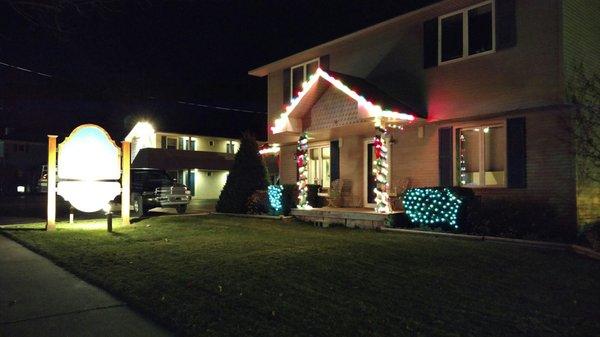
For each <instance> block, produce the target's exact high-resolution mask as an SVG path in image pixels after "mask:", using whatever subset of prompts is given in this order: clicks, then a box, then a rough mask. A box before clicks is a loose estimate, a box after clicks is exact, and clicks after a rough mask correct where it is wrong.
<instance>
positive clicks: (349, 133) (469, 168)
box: [249, 0, 600, 226]
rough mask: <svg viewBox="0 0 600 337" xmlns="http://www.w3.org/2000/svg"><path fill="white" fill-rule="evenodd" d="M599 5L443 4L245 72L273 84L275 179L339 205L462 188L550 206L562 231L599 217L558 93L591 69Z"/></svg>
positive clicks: (507, 0) (552, 0)
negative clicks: (332, 197) (334, 195)
mask: <svg viewBox="0 0 600 337" xmlns="http://www.w3.org/2000/svg"><path fill="white" fill-rule="evenodd" d="M599 5H600V3H599V2H595V1H575V0H573V1H559V0H530V1H515V0H487V1H482V0H445V1H440V2H438V3H435V4H433V5H430V6H427V7H423V8H421V9H418V10H415V11H412V12H408V13H406V14H403V15H400V16H398V17H396V18H393V19H390V20H388V21H385V22H382V23H380V24H377V25H374V26H371V27H368V28H366V29H362V30H360V31H357V32H355V33H352V34H350V35H346V36H343V37H340V38H338V39H336V40H333V41H329V42H326V43H324V44H321V45H318V46H316V47H313V48H310V49H307V50H304V51H301V52H299V53H296V54H294V55H291V56H288V57H286V58H283V59H280V60H277V61H274V62H272V63H269V64H267V65H264V66H261V67H258V68H256V69H253V70H251V71H250V72H249V74H251V75H254V76H259V77H264V76H267V77H268V124H269V128H270V132H269V135H268V137H269V142H270V143H278V144H280V145H281V153H280V177H281V182H282V183H296V181H297V180H298V179H301V180H305V181H307V182H308V183H311V184H312V183H316V184H319V185H321V186H323V187H324V189H325V190H326V189H327V188H328V187H329V186H330V185H331V182H333V181H334V180H338V179H339V180H341V181H343V186H344V187H343V189H342V194H343V205H344V206H346V207H374V205H375V203H376V199H377V198H378V193H382V192H385V193H386V194H387V195H390V194H391V195H393V194H394V192H395V191H399V190H401V189H402V188H403V187H404V186H406V185H409V186H413V187H419V186H464V187H468V188H472V189H473V190H474V192H475V194H476V195H478V196H480V197H481V198H482V200H483V201H485V200H487V199H488V198H508V199H512V200H524V201H526V200H536V201H543V202H547V203H548V204H550V205H552V206H553V207H556V209H557V210H558V212H559V214H560V217H561V219H563V220H564V222H565V225H566V226H574V225H575V224H576V223H577V217H578V215H579V218H580V219H583V218H588V219H589V218H593V217H598V216H599V215H600V200H598V197H593V195H596V196H597V195H598V194H600V193H598V192H599V189H598V188H591V187H589V186H583V185H582V184H578V181H577V176H576V166H577V162H576V156H575V153H574V151H573V150H574V149H573V145H572V142H570V141H569V134H568V132H567V125H568V124H569V118H570V114H569V113H570V111H571V106H570V105H569V104H568V99H567V92H566V88H567V84H568V83H569V80H571V78H572V71H571V70H572V68H573V67H574V66H575V65H578V64H583V65H584V66H585V67H586V69H587V70H588V71H596V72H597V71H598V69H599V68H600V66H599V57H598V56H599V55H600V53H599V51H600V41H599V38H598V37H599V36H600V35H599V33H600V30H599V29H598V27H599V26H598V20H597V16H598V15H599V14H600V8H599ZM376 126H379V127H380V128H376ZM383 129H385V130H383ZM383 131H385V132H383ZM303 135H304V136H305V137H307V138H308V150H307V153H306V155H305V157H306V161H307V162H308V163H307V166H306V167H302V168H301V170H300V171H301V172H300V173H299V170H298V166H302V165H304V164H303V163H302V161H298V160H297V157H298V149H297V148H298V140H299V138H300V137H302V136H303ZM374 136H377V137H374ZM378 137H381V140H382V142H383V144H382V145H381V144H377V143H376V144H375V146H373V142H374V141H376V142H377V141H378ZM381 148H383V149H384V150H385V149H386V148H387V154H384V155H383V156H382V153H381ZM300 154H301V155H302V153H300ZM375 159H379V160H382V159H383V160H385V163H383V164H382V163H379V164H377V163H374V160H375ZM374 165H377V166H378V167H373V166H374ZM374 169H375V170H374ZM373 172H375V174H377V175H378V176H374V173H373ZM382 174H383V176H381V175H382ZM382 177H383V178H382ZM378 183H380V185H379V186H378ZM381 183H383V184H381ZM385 183H387V184H388V185H389V186H385ZM386 197H387V196H386ZM578 210H579V214H578Z"/></svg>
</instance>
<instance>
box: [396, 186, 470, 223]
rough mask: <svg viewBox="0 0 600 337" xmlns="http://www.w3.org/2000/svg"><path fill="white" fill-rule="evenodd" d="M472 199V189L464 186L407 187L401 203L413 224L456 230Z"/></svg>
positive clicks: (462, 220)
mask: <svg viewBox="0 0 600 337" xmlns="http://www.w3.org/2000/svg"><path fill="white" fill-rule="evenodd" d="M473 199H474V195H473V191H472V190H470V189H466V188H461V187H422V188H410V189H408V190H407V191H406V192H405V194H404V198H403V204H404V209H405V212H406V215H407V217H408V219H409V220H410V223H411V224H412V225H413V226H418V227H422V228H430V229H433V228H440V229H443V230H456V229H457V228H460V227H461V226H462V223H463V222H464V215H465V212H464V210H465V209H466V208H467V206H468V204H469V203H471V202H472V200H473Z"/></svg>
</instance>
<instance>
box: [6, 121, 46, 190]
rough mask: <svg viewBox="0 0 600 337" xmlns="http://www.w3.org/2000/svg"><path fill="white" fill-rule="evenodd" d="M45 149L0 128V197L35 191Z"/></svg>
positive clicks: (14, 132)
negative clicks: (0, 130)
mask: <svg viewBox="0 0 600 337" xmlns="http://www.w3.org/2000/svg"><path fill="white" fill-rule="evenodd" d="M47 148H48V145H47V144H46V143H43V142H37V141H36V139H32V138H29V137H27V136H24V135H20V134H19V132H17V130H14V129H11V128H4V129H3V130H2V132H0V195H11V194H17V193H29V192H36V191H37V183H38V180H39V179H40V176H41V173H42V166H43V165H44V164H45V163H46V161H47V159H48V155H47Z"/></svg>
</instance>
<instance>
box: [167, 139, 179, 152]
mask: <svg viewBox="0 0 600 337" xmlns="http://www.w3.org/2000/svg"><path fill="white" fill-rule="evenodd" d="M165 148H166V149H171V150H177V138H175V137H167V146H166V147H165Z"/></svg>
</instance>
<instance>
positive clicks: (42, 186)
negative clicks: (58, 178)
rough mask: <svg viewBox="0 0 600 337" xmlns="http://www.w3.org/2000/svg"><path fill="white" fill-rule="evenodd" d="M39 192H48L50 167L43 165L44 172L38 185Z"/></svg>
mask: <svg viewBox="0 0 600 337" xmlns="http://www.w3.org/2000/svg"><path fill="white" fill-rule="evenodd" d="M37 191H38V193H47V192H48V165H42V172H41V173H40V179H39V180H38V183H37Z"/></svg>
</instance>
